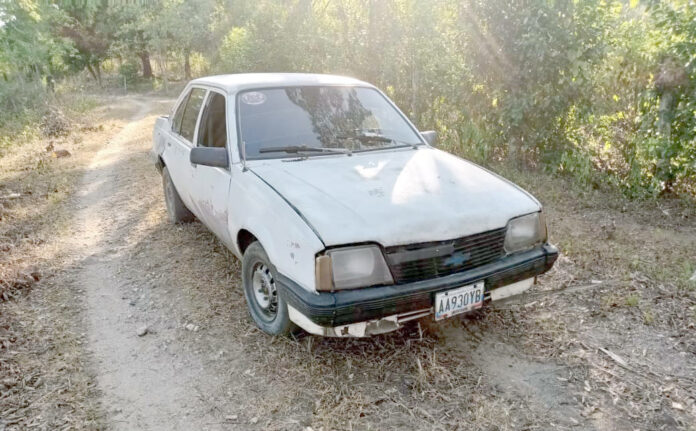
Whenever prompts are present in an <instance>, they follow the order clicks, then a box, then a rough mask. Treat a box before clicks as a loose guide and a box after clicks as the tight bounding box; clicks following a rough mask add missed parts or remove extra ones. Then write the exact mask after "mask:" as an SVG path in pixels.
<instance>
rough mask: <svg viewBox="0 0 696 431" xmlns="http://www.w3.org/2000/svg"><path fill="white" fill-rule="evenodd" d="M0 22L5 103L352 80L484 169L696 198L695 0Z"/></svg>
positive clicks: (268, 1)
mask: <svg viewBox="0 0 696 431" xmlns="http://www.w3.org/2000/svg"><path fill="white" fill-rule="evenodd" d="M0 22H2V25H0V74H2V77H0V95H3V99H2V100H0V106H1V107H3V108H6V109H10V110H13V112H22V110H23V109H24V107H26V106H30V105H31V102H30V101H29V100H28V98H27V97H25V96H24V95H23V94H24V93H23V92H21V91H17V94H15V93H14V91H15V90H16V88H17V87H11V86H9V85H6V84H4V82H8V81H13V80H21V81H22V82H25V83H29V82H31V83H33V84H32V85H33V88H36V89H38V90H39V91H41V88H45V87H46V84H47V82H48V81H47V79H48V77H49V76H57V77H60V76H64V75H66V74H69V73H71V72H78V71H81V70H83V69H87V70H89V72H90V73H91V74H92V75H93V77H94V79H95V81H99V82H101V73H102V67H101V66H102V65H103V64H122V65H123V66H121V67H120V69H118V73H119V76H120V77H125V78H126V80H127V81H131V82H132V81H135V80H136V77H137V76H138V75H143V76H146V77H149V76H150V72H152V75H154V79H153V80H152V81H147V82H151V83H152V84H148V85H152V86H155V87H159V86H163V87H164V89H165V90H166V89H167V88H168V85H169V82H170V81H179V82H181V81H184V80H186V79H187V78H189V77H190V76H191V75H194V74H204V73H205V74H209V73H238V72H275V71H283V72H318V73H337V74H346V75H351V76H355V77H358V78H361V79H364V80H366V81H369V82H372V83H374V84H376V85H378V86H379V87H381V88H383V89H385V91H386V92H387V93H388V95H389V96H390V97H392V98H393V99H394V100H395V101H396V102H397V104H398V105H399V106H400V107H401V108H402V109H403V110H404V111H406V113H407V114H408V115H409V116H410V117H411V118H412V119H413V120H414V122H416V124H417V125H418V126H419V127H421V128H423V129H429V128H434V129H436V130H438V132H439V133H440V136H441V143H442V146H443V147H444V148H445V149H447V150H450V151H453V152H456V153H458V154H462V155H464V156H466V157H469V158H472V159H473V160H475V161H477V162H480V163H484V164H485V163H488V162H490V161H492V160H497V161H504V160H507V161H510V162H513V163H515V164H518V165H522V166H529V167H534V168H544V169H548V170H551V171H554V172H557V173H558V174H559V175H569V176H572V177H573V178H576V179H577V180H578V181H579V182H580V183H582V184H585V185H586V186H587V187H604V186H608V187H618V188H620V189H622V190H624V191H625V192H626V193H627V194H628V195H630V196H636V197H644V196H655V195H658V194H660V193H664V192H669V191H677V192H686V193H689V194H691V195H696V164H695V163H696V162H694V160H696V114H695V112H696V43H694V41H696V8H695V7H694V6H693V4H692V2H690V1H689V0H576V1H554V0H456V1H455V0H432V1H428V2H425V1H417V0H344V1H331V0H290V1H281V0H257V1H255V2H249V1H246V0H155V1H147V2H131V1H128V2H125V1H124V2H118V1H109V0H79V1H78V0H59V1H54V0H21V1H18V0H0ZM112 59H118V61H112ZM104 73H110V72H109V71H108V70H107V71H105V72H104ZM3 77H4V81H3V80H2V78H3ZM3 85H4V86H5V88H4V90H3V89H2V86H3ZM13 89H15V90H13Z"/></svg>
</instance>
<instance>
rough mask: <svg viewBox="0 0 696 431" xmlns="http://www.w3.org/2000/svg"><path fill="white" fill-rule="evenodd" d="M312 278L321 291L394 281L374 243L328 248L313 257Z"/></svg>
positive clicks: (391, 282)
mask: <svg viewBox="0 0 696 431" xmlns="http://www.w3.org/2000/svg"><path fill="white" fill-rule="evenodd" d="M316 278H317V290H323V291H329V290H332V289H336V290H340V289H352V288H356V287H367V286H375V285H378V284H393V283H394V280H393V279H392V276H391V273H390V272H389V267H387V263H386V262H385V260H384V256H383V255H382V251H381V250H380V249H379V247H377V246H374V245H361V246H356V247H346V248H337V249H333V250H329V251H328V252H326V255H324V256H319V257H318V258H317V262H316ZM331 281H333V283H331ZM332 285H333V286H332Z"/></svg>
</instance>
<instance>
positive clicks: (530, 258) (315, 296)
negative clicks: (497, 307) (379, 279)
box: [276, 244, 558, 327]
mask: <svg viewBox="0 0 696 431" xmlns="http://www.w3.org/2000/svg"><path fill="white" fill-rule="evenodd" d="M557 258H558V249H557V248H556V247H554V246H552V245H550V244H545V245H543V246H541V247H538V248H535V249H532V250H529V251H526V252H523V253H518V254H514V255H510V256H506V257H503V258H501V259H499V260H497V261H495V262H492V263H490V264H488V265H484V266H480V267H478V268H473V269H470V270H468V271H464V272H459V273H456V274H451V275H448V276H445V277H440V278H436V279H431V280H423V281H418V282H415V283H408V284H397V285H391V286H379V287H368V288H363V289H353V290H343V291H338V292H322V293H317V292H309V291H307V290H305V289H303V288H302V287H300V286H299V285H298V284H296V283H295V282H293V281H292V280H290V279H289V278H287V277H285V276H283V275H281V274H278V276H277V279H276V285H277V286H278V287H279V288H280V290H281V294H283V295H284V297H285V298H286V300H287V301H288V304H289V305H290V306H291V307H292V308H293V309H294V310H295V311H297V312H299V313H301V314H302V315H304V316H305V317H306V318H307V319H309V320H310V321H311V322H312V323H313V324H316V325H318V326H323V327H335V326H341V325H348V324H351V323H356V322H364V321H368V320H374V319H378V318H381V317H386V316H393V315H399V314H404V313H410V312H415V311H420V310H424V309H429V308H431V307H432V306H433V299H434V297H435V293H437V292H441V291H444V290H448V289H452V288H455V287H460V286H464V285H467V284H472V283H475V282H477V281H481V280H485V283H486V299H490V292H491V291H492V290H494V289H496V288H498V287H500V286H504V285H508V284H512V283H515V282H517V281H520V280H524V279H528V278H531V277H535V276H537V275H540V274H543V273H545V272H546V271H548V270H549V269H551V267H552V266H553V264H554V262H555V261H556V259H557Z"/></svg>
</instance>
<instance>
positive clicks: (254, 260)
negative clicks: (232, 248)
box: [242, 241, 298, 336]
mask: <svg viewBox="0 0 696 431" xmlns="http://www.w3.org/2000/svg"><path fill="white" fill-rule="evenodd" d="M255 276H256V277H257V279H262V280H263V281H265V282H268V281H270V282H271V283H270V284H271V285H273V286H274V287H273V288H272V289H266V290H264V291H263V292H262V291H261V290H260V289H258V280H257V284H256V286H257V289H256V290H257V293H255ZM276 278H277V273H276V270H275V267H274V266H273V264H272V263H271V261H270V260H269V259H268V255H267V254H266V252H265V251H264V249H263V247H261V244H260V243H259V242H258V241H255V242H253V243H252V244H251V245H249V247H247V249H246V250H245V251H244V256H243V257H242V286H243V288H244V297H245V298H246V302H247V308H248V309H249V314H250V315H251V318H252V320H253V321H254V323H256V325H257V326H258V327H259V328H260V329H261V330H262V331H263V332H265V333H267V334H270V335H282V336H287V335H291V334H293V333H295V332H296V331H297V330H298V327H297V326H296V325H295V324H294V323H292V322H291V321H290V317H289V316H288V305H287V302H286V301H285V298H284V297H283V294H282V292H280V291H279V290H278V289H277V287H276V286H275V279H276ZM267 284H268V283H267ZM269 290H273V291H275V295H272V294H268V295H267V298H269V297H270V298H274V299H275V301H276V303H275V310H274V311H273V310H272V309H273V308H274V307H272V303H273V300H272V299H270V300H269V304H268V305H267V306H266V307H264V304H261V303H260V302H259V299H257V298H258V297H259V296H263V295H264V293H268V291H269ZM261 300H263V299H261Z"/></svg>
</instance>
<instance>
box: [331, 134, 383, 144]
mask: <svg viewBox="0 0 696 431" xmlns="http://www.w3.org/2000/svg"><path fill="white" fill-rule="evenodd" d="M336 139H356V140H358V141H360V142H361V143H363V144H367V143H368V142H396V141H395V140H394V139H392V138H388V137H386V136H384V135H377V134H360V135H359V134H355V135H338V136H336Z"/></svg>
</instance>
